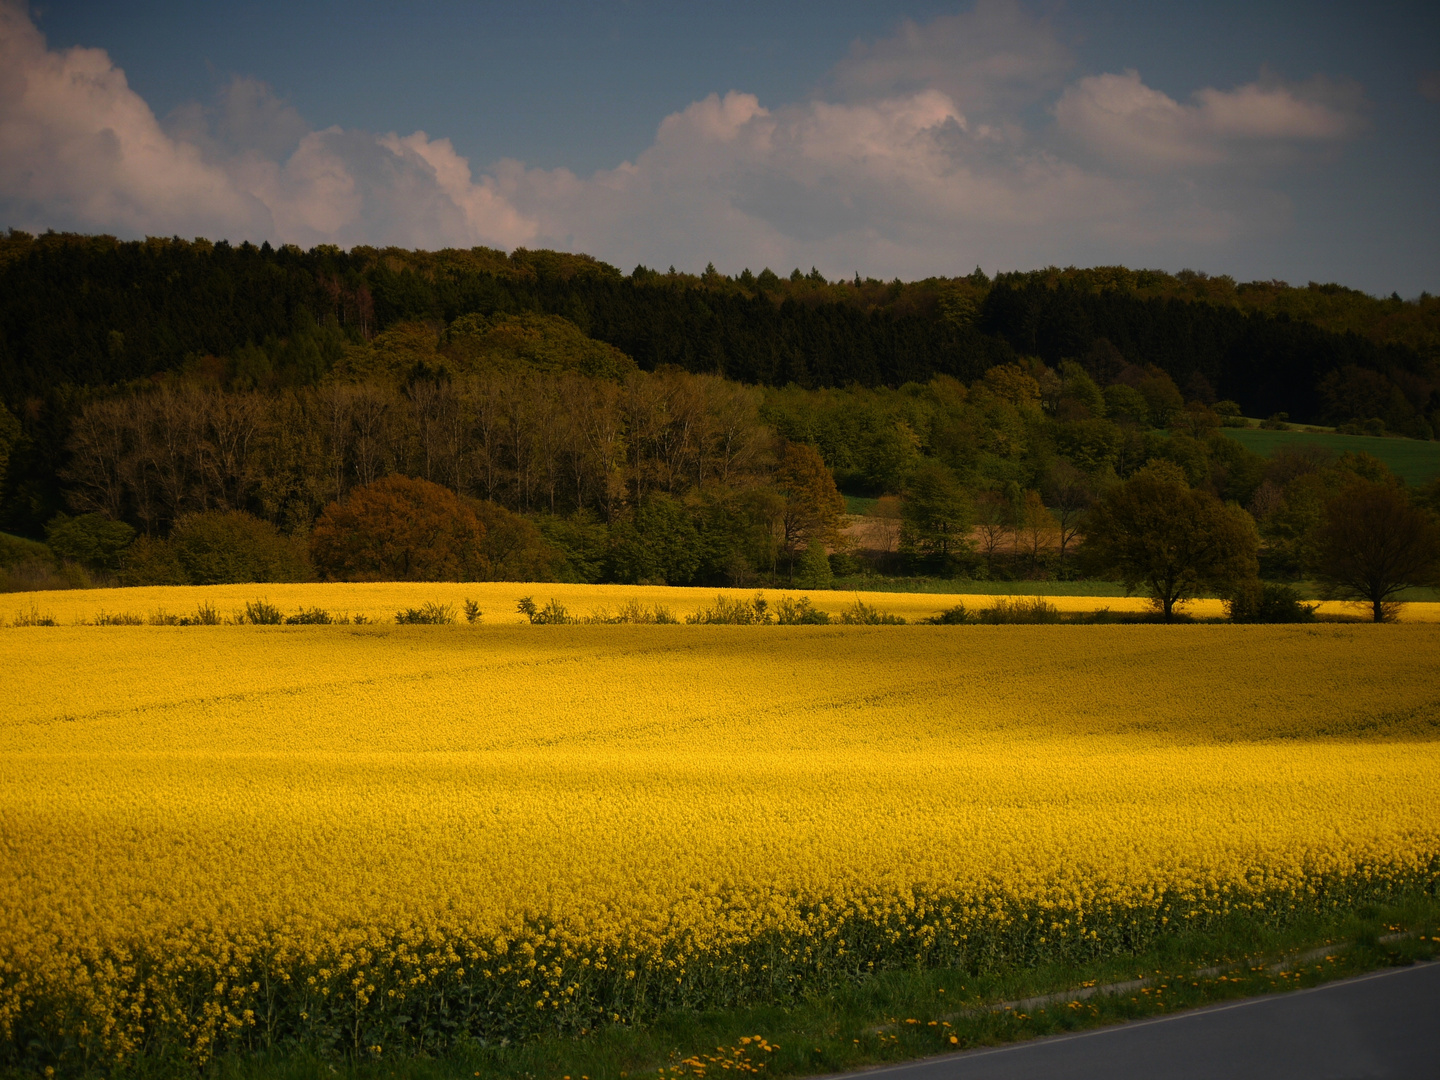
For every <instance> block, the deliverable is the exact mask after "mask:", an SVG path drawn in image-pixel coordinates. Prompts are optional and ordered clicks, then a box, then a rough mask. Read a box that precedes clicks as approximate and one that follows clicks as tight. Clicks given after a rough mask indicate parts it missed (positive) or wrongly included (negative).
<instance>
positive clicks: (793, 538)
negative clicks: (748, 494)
mask: <svg viewBox="0 0 1440 1080" xmlns="http://www.w3.org/2000/svg"><path fill="white" fill-rule="evenodd" d="M779 459H780V460H779V464H778V466H777V468H776V470H775V487H776V488H777V490H778V491H779V492H780V494H781V496H782V497H783V498H784V500H785V505H784V511H783V515H782V517H781V520H780V528H781V550H782V551H783V552H784V553H785V555H787V556H788V557H789V558H790V559H792V560H793V559H794V558H795V557H796V556H797V555H798V554H799V553H800V552H802V551H804V550H805V549H806V548H808V547H809V546H810V545H811V544H812V543H820V544H824V545H827V546H828V545H835V544H838V543H839V542H840V525H841V521H842V519H843V517H844V514H845V500H844V498H842V497H841V495H840V492H839V491H838V490H836V488H835V477H834V476H833V475H832V474H831V472H830V470H829V468H827V467H826V465H825V459H824V458H822V457H821V456H820V454H819V452H818V451H816V450H815V448H814V447H811V446H807V445H806V444H804V443H793V442H787V443H784V444H783V445H782V446H781V447H780V453H779Z"/></svg>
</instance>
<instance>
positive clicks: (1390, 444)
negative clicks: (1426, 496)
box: [1220, 428, 1440, 487]
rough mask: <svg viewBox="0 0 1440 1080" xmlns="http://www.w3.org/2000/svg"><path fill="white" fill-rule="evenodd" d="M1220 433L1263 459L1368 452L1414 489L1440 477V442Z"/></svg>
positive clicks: (1253, 431)
mask: <svg viewBox="0 0 1440 1080" xmlns="http://www.w3.org/2000/svg"><path fill="white" fill-rule="evenodd" d="M1220 430H1221V431H1223V432H1224V433H1225V434H1226V435H1228V436H1230V438H1232V439H1234V440H1235V441H1236V442H1238V443H1239V444H1240V445H1241V446H1244V447H1245V448H1246V449H1247V450H1251V451H1254V452H1255V453H1257V454H1259V455H1260V456H1261V457H1272V456H1274V454H1275V452H1276V451H1277V450H1283V449H1287V448H1291V447H1300V446H1323V447H1324V448H1325V449H1327V450H1329V451H1331V452H1332V453H1334V454H1335V455H1336V456H1337V457H1338V456H1339V455H1341V454H1343V453H1345V452H1346V451H1357V452H1358V451H1364V452H1365V453H1367V454H1369V455H1370V456H1371V457H1377V458H1379V459H1380V460H1381V461H1383V462H1384V463H1385V464H1386V465H1388V466H1390V471H1391V472H1393V473H1394V474H1395V475H1396V476H1398V477H1400V478H1401V479H1402V480H1404V481H1405V483H1407V484H1409V485H1410V486H1411V487H1420V486H1423V485H1425V484H1428V483H1429V482H1430V481H1431V480H1434V479H1435V478H1436V477H1437V476H1440V442H1424V441H1422V440H1420V439H1397V438H1387V437H1383V436H1378V435H1336V434H1333V433H1331V432H1323V431H1262V430H1260V429H1259V428H1221V429H1220Z"/></svg>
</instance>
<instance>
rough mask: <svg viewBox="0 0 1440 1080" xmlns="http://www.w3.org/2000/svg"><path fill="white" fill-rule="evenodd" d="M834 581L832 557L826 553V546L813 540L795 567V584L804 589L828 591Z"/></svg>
mask: <svg viewBox="0 0 1440 1080" xmlns="http://www.w3.org/2000/svg"><path fill="white" fill-rule="evenodd" d="M834 579H835V574H834V571H832V570H831V569H830V556H829V555H827V554H826V553H825V547H824V545H822V544H821V543H820V542H819V541H817V540H812V541H811V542H810V543H809V544H808V545H806V548H805V554H803V555H801V556H800V561H799V562H798V563H797V564H796V565H795V584H796V585H797V586H799V587H800V588H802V589H828V588H830V585H831V583H832V582H833V581H834Z"/></svg>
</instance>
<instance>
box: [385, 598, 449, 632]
mask: <svg viewBox="0 0 1440 1080" xmlns="http://www.w3.org/2000/svg"><path fill="white" fill-rule="evenodd" d="M395 621H396V622H397V623H400V624H401V625H402V626H445V625H448V624H450V623H453V622H454V621H455V608H454V607H453V606H451V605H450V604H437V603H436V602H435V601H433V600H431V601H430V602H428V603H426V604H424V605H422V606H421V607H418V608H406V609H405V610H404V611H397V612H396V613H395Z"/></svg>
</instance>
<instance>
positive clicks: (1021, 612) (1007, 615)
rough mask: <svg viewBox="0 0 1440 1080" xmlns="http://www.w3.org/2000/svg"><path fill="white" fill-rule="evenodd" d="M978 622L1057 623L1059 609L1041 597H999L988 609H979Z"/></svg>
mask: <svg viewBox="0 0 1440 1080" xmlns="http://www.w3.org/2000/svg"><path fill="white" fill-rule="evenodd" d="M979 617H980V621H981V622H982V623H988V624H991V625H997V624H1000V623H1026V624H1035V623H1058V622H1059V621H1060V609H1059V608H1057V607H1056V606H1055V605H1054V604H1052V603H1050V602H1048V601H1047V600H1045V599H1044V598H1043V597H1040V596H1033V597H1030V598H1029V599H1024V598H1021V597H1001V598H1000V599H999V600H996V601H995V603H993V604H992V605H990V607H988V608H981V609H980V612H979Z"/></svg>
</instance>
